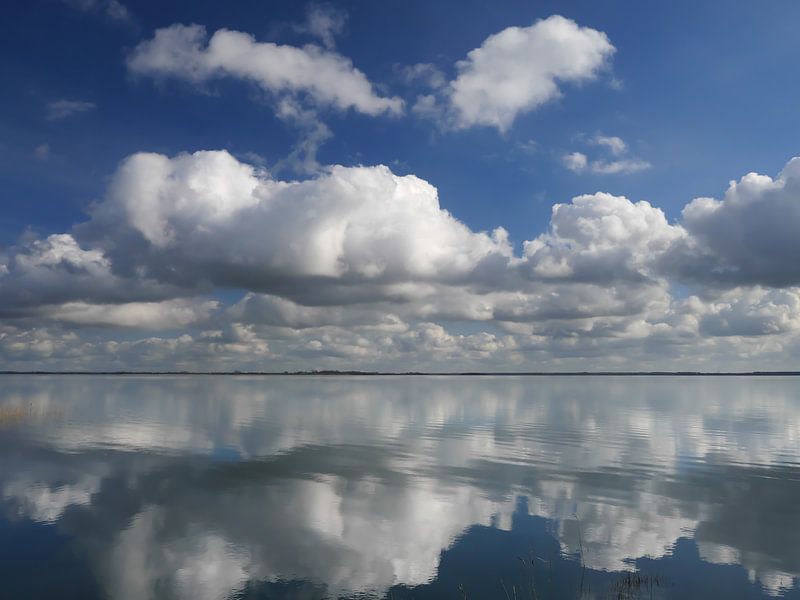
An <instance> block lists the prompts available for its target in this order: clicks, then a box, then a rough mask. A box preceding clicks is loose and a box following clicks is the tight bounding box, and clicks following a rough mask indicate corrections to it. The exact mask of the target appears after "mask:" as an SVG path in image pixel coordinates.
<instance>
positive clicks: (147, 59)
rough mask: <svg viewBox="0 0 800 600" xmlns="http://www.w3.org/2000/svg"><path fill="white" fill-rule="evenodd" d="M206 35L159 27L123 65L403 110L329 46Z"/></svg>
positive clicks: (377, 110)
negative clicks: (236, 80) (246, 82)
mask: <svg viewBox="0 0 800 600" xmlns="http://www.w3.org/2000/svg"><path fill="white" fill-rule="evenodd" d="M206 37H207V36H206V30H205V28H204V27H202V26H200V25H172V26H171V27H166V28H164V29H159V30H157V31H156V33H155V36H154V37H153V39H151V40H147V41H145V42H142V43H141V44H139V45H138V46H137V47H136V49H135V50H134V51H133V53H132V54H131V55H130V56H129V57H128V68H129V69H130V70H131V71H132V72H134V73H137V74H140V75H150V76H155V77H174V78H178V79H183V80H186V81H190V82H193V83H202V82H205V81H208V80H211V79H214V78H216V77H220V76H228V77H235V78H239V79H245V80H249V81H253V82H255V83H257V84H258V85H259V86H261V88H263V89H264V90H265V91H267V92H268V93H270V94H284V93H288V94H297V93H304V94H307V95H308V96H310V97H311V98H312V99H313V100H314V101H315V102H316V103H318V104H321V105H325V106H333V107H336V108H339V109H342V110H345V109H349V108H352V109H354V110H356V111H358V112H361V113H364V114H368V115H378V114H381V113H391V114H398V113H400V112H402V110H403V102H402V101H401V100H400V99H399V98H387V97H382V96H379V95H378V94H376V92H375V90H374V89H373V87H372V84H371V83H370V82H369V80H368V79H367V77H366V76H365V75H364V74H363V73H362V72H361V71H359V70H358V69H356V68H355V67H354V66H353V64H352V62H351V61H350V60H349V59H347V58H345V57H343V56H341V55H340V54H337V53H336V52H333V51H331V50H324V49H322V48H320V47H318V46H315V45H311V44H309V45H307V46H303V47H302V48H297V47H294V46H287V45H279V44H275V43H272V42H257V41H256V40H255V39H254V38H253V36H251V35H249V34H246V33H242V32H239V31H231V30H228V29H220V30H219V31H217V32H215V33H214V34H213V35H212V36H211V39H210V40H208V43H206Z"/></svg>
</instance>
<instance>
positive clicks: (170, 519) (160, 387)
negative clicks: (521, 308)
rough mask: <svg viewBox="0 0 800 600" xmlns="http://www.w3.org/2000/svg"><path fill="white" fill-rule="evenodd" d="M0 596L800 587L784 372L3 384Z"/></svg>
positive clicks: (419, 594)
mask: <svg viewBox="0 0 800 600" xmlns="http://www.w3.org/2000/svg"><path fill="white" fill-rule="evenodd" d="M0 457H2V458H0V490H2V511H0V597H2V598H51V597H58V598H62V599H63V598H80V599H93V598H112V599H118V598H120V599H131V600H133V599H146V598H158V599H161V598H165V599H209V600H210V599H217V598H286V599H289V598H291V599H306V598H308V599H312V598H313V599H317V598H319V599H321V598H370V597H376V598H392V599H402V598H417V599H421V600H424V599H428V598H454V599H462V598H469V599H471V600H478V599H481V598H485V599H501V600H502V599H505V598H514V597H516V598H518V599H520V600H522V599H523V598H536V599H537V600H546V599H548V598H563V599H571V598H581V597H583V598H628V597H630V598H635V597H641V598H681V599H682V600H685V599H688V598H704V599H705V598H726V599H731V598H765V597H786V598H800V579H798V577H799V576H800V378H792V377H672V376H669V377H667V376H660V377H645V376H641V377H639V376H636V377H589V376H587V377H566V376H561V377H560V376H546V377H544V376H543V377H516V376H515V377H449V376H428V377H415V376H397V377H394V376H391V377H390V376H387V377H345V376H335V377H324V376H318V377H317V376H271V377H257V376H252V377H251V376H78V375H72V376H24V375H5V376H0Z"/></svg>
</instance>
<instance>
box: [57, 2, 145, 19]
mask: <svg viewBox="0 0 800 600" xmlns="http://www.w3.org/2000/svg"><path fill="white" fill-rule="evenodd" d="M64 3H65V4H67V5H68V6H69V7H71V8H74V9H75V10H79V11H81V12H87V13H97V14H102V15H105V17H107V18H108V19H109V20H110V21H114V22H116V23H124V24H131V23H133V16H132V15H131V13H130V11H129V10H128V9H127V7H126V6H125V5H124V4H122V2H120V1H119V0H64Z"/></svg>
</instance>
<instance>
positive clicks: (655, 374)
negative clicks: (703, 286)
mask: <svg viewBox="0 0 800 600" xmlns="http://www.w3.org/2000/svg"><path fill="white" fill-rule="evenodd" d="M0 375H224V376H249V377H252V376H258V377H276V376H277V377H280V376H298V375H303V376H316V377H318V376H326V377H335V376H348V377H353V376H358V377H398V376H414V377H420V376H423V377H670V376H671V377H798V376H800V371H741V372H731V371H721V372H715V371H453V372H448V371H402V372H401V371H397V372H395V371H338V370H329V369H320V370H311V371H0Z"/></svg>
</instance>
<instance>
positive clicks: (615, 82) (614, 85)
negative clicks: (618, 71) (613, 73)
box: [608, 77, 625, 91]
mask: <svg viewBox="0 0 800 600" xmlns="http://www.w3.org/2000/svg"><path fill="white" fill-rule="evenodd" d="M608 87H610V88H611V89H612V90H616V91H620V90H622V89H624V88H625V82H624V81H622V79H619V78H617V77H612V78H611V79H609V80H608Z"/></svg>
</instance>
